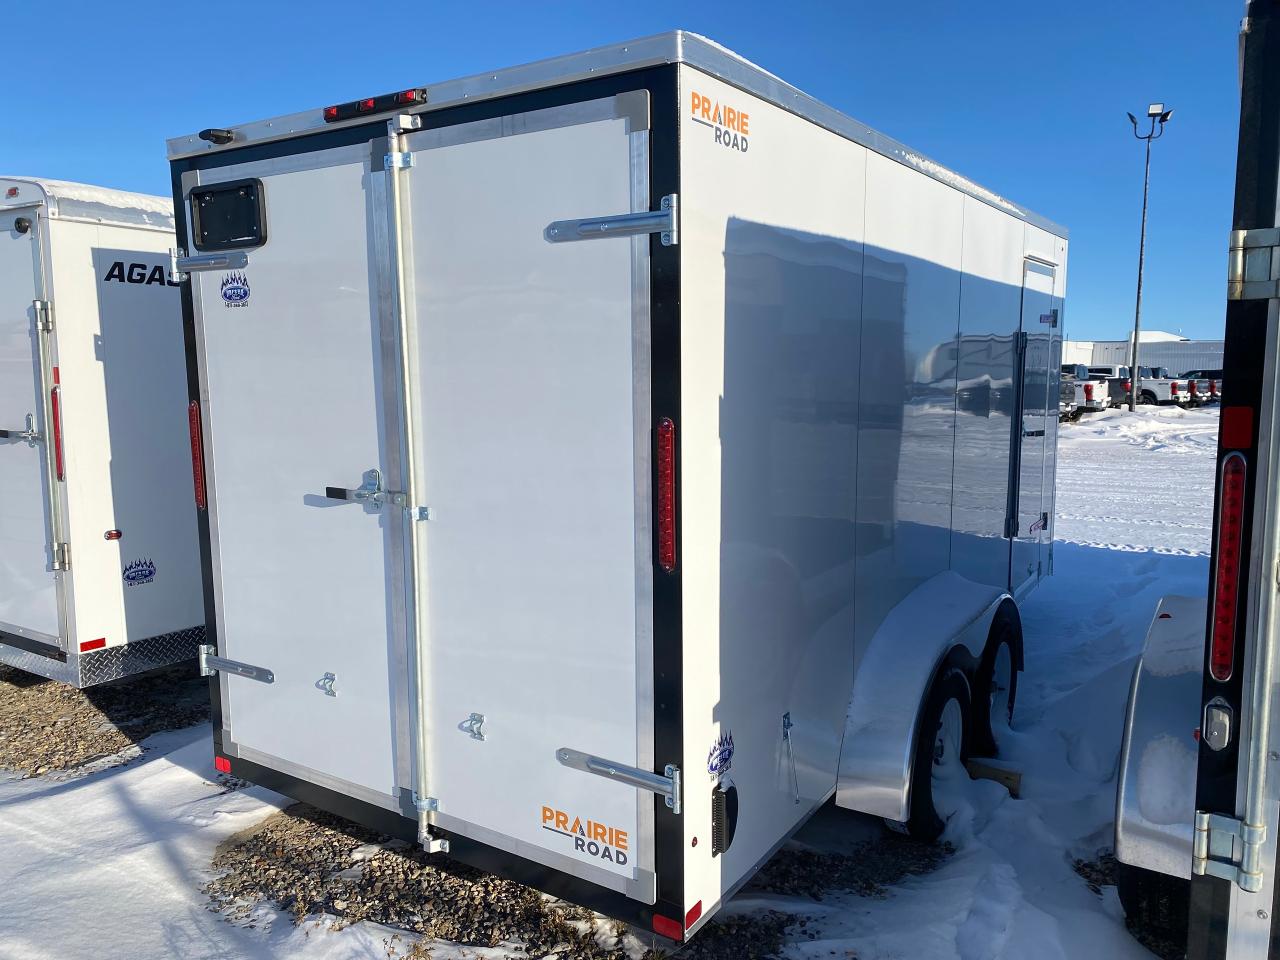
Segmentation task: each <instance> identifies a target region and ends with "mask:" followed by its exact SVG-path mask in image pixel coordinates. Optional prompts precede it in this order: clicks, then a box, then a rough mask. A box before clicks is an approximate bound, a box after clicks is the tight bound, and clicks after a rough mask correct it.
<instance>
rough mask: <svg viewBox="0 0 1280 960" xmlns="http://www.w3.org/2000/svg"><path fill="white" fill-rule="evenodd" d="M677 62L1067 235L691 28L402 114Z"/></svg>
mask: <svg viewBox="0 0 1280 960" xmlns="http://www.w3.org/2000/svg"><path fill="white" fill-rule="evenodd" d="M671 63H686V64H688V65H690V66H692V67H696V68H697V69H699V70H702V71H703V72H704V73H708V74H710V75H712V76H714V77H717V78H718V79H720V80H723V81H725V82H726V83H728V84H731V85H732V86H736V87H738V88H739V89H741V90H744V91H746V92H747V93H750V94H753V95H755V96H757V97H760V98H761V99H762V100H765V101H768V102H769V103H772V104H774V105H775V106H779V107H781V108H783V109H784V110H789V111H791V112H792V113H795V114H797V115H799V116H802V117H805V118H806V119H808V120H811V121H812V122H814V123H816V124H818V125H819V126H821V127H824V128H826V129H827V130H830V131H831V132H833V133H836V134H839V135H840V136H843V137H846V138H848V139H850V140H853V141H854V142H855V143H860V144H862V145H863V146H865V147H867V148H868V149H870V150H874V151H875V152H876V153H879V154H881V155H883V156H885V157H888V158H890V159H892V160H896V161H898V162H899V163H901V164H903V165H904V166H908V167H911V168H913V169H915V170H919V171H920V172H921V173H923V174H925V175H926V176H928V177H931V178H933V179H934V180H937V181H939V182H941V183H945V184H947V185H948V186H950V187H954V188H955V189H957V190H959V191H961V192H963V193H966V194H968V195H969V196H971V197H974V198H975V199H977V200H981V201H982V202H983V203H986V204H989V205H990V206H993V207H995V208H996V209H997V210H1001V211H1003V212H1005V213H1007V214H1009V215H1010V216H1013V217H1017V218H1018V219H1019V220H1024V221H1026V222H1027V223H1030V224H1033V225H1034V226H1037V227H1040V228H1041V229H1043V230H1046V231H1048V232H1049V233H1052V234H1054V235H1056V236H1059V237H1063V238H1066V237H1067V230H1066V228H1065V227H1062V226H1060V225H1059V224H1056V223H1054V222H1053V221H1051V220H1049V219H1047V218H1045V217H1042V216H1040V215H1039V214H1036V213H1033V212H1032V211H1030V210H1028V209H1026V208H1025V207H1022V206H1020V205H1018V204H1016V203H1014V202H1013V201H1011V200H1007V199H1006V198H1004V197H1002V196H1000V195H999V194H996V193H994V192H992V191H990V190H988V189H986V188H985V187H982V186H980V185H979V184H977V183H974V182H973V181H972V180H970V179H969V178H968V177H965V176H963V175H961V174H959V173H956V172H955V171H954V170H950V169H948V168H947V167H944V166H943V165H942V164H939V163H936V162H935V161H933V160H930V159H929V158H928V157H925V156H922V155H921V154H919V153H917V152H916V151H914V150H911V149H910V148H908V147H906V146H905V145H903V144H901V143H899V142H898V141H897V140H894V139H893V138H892V137H887V136H885V135H884V134H882V133H880V132H879V131H877V130H873V129H871V128H870V127H868V126H867V125H866V124H864V123H861V122H860V121H858V120H854V119H853V118H852V117H849V116H846V115H845V114H843V113H841V112H840V111H839V110H836V109H835V108H834V107H830V106H828V105H827V104H825V103H823V102H821V101H820V100H817V99H815V98H814V97H811V96H809V95H808V94H807V93H804V92H803V91H801V90H799V89H797V88H796V87H793V86H792V85H791V84H789V83H787V82H786V81H784V80H782V79H780V78H779V77H777V76H775V75H774V74H772V73H770V72H769V71H767V70H764V69H762V68H761V67H758V66H756V65H755V64H754V63H752V62H751V61H750V60H747V59H746V58H745V57H741V56H739V55H738V54H736V53H734V52H733V51H732V50H729V49H728V48H727V47H723V46H721V45H720V44H718V43H716V42H714V41H712V40H708V39H707V38H706V37H703V36H699V35H698V34H696V33H689V32H688V31H685V30H675V31H671V32H669V33H661V34H656V35H654V36H651V37H643V38H641V39H639V40H630V41H627V42H626V43H618V44H611V45H609V46H604V47H596V48H595V49H593V50H586V51H583V52H581V53H572V54H567V55H565V56H560V57H552V58H550V59H547V60H538V61H535V62H533V63H527V64H523V65H522V66H518V67H509V68H507V69H505V70H497V71H489V72H486V73H480V74H475V75H473V76H470V77H464V78H462V79H459V80H447V81H444V82H442V83H435V84H428V85H426V86H424V87H422V88H421V89H423V90H425V91H426V93H427V97H426V103H425V104H424V105H422V106H421V107H416V106H415V107H414V108H412V109H405V110H403V111H401V112H403V113H424V112H428V111H432V110H441V109H444V108H447V107H452V106H457V105H458V104H460V103H464V102H466V103H471V102H475V101H477V100H489V99H493V98H494V97H502V96H509V95H511V94H515V93H521V92H524V91H528V90H537V89H541V88H544V87H551V86H557V85H560V84H565V83H572V82H574V81H577V80H585V79H588V78H595V77H601V76H609V75H612V74H618V73H626V72H628V71H632V70H639V69H642V68H644V67H653V66H661V65H663V64H671ZM371 119H374V117H373V116H370V115H363V116H357V117H353V118H351V119H349V120H340V121H337V122H332V123H326V122H325V120H324V117H323V115H322V111H321V108H320V107H317V108H316V109H314V110H307V111H304V112H302V113H291V114H286V115H285V116H281V117H274V118H272V119H269V120H259V121H255V122H252V123H244V124H241V125H239V126H233V127H228V128H225V129H227V130H229V131H230V133H231V135H232V139H231V140H230V141H228V142H226V143H213V142H209V141H205V140H202V139H201V138H200V135H199V134H189V135H187V136H183V137H174V138H173V139H171V140H169V141H168V148H169V159H170V160H177V159H181V158H184V157H192V156H198V155H200V154H204V153H215V152H219V151H223V150H234V149H236V148H238V147H242V146H245V145H247V144H251V143H266V142H270V141H273V140H285V139H289V138H292V137H301V136H306V135H308V134H312V133H318V132H319V131H321V130H324V129H333V128H335V127H345V126H354V125H359V124H365V123H369V122H370V120H371Z"/></svg>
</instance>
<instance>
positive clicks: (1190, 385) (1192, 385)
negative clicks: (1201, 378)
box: [1187, 380, 1200, 397]
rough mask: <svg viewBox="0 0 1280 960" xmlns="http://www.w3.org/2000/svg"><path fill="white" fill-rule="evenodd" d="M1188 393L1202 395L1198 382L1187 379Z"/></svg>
mask: <svg viewBox="0 0 1280 960" xmlns="http://www.w3.org/2000/svg"><path fill="white" fill-rule="evenodd" d="M1187 395H1188V396H1191V397H1196V396H1199V395H1200V390H1199V388H1198V387H1197V385H1196V382H1195V381H1194V380H1188V381H1187Z"/></svg>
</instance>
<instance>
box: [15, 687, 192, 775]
mask: <svg viewBox="0 0 1280 960" xmlns="http://www.w3.org/2000/svg"><path fill="white" fill-rule="evenodd" d="M208 719H209V687H208V680H206V679H205V678H203V677H201V676H200V675H199V671H198V670H197V669H196V667H195V666H194V664H184V665H181V666H178V667H172V668H169V669H166V670H163V671H157V672H154V673H148V674H144V675H142V676H137V677H128V678H126V679H123V680H117V681H114V682H112V683H106V684H101V685H99V686H96V687H90V688H88V689H87V690H77V689H75V688H74V687H69V686H67V685H66V684H63V683H57V682H55V681H53V680H45V679H43V678H41V677H35V676H32V675H31V674H29V673H23V672H22V671H19V670H13V669H11V668H9V667H5V666H0V770H11V771H14V772H16V773H19V774H21V775H22V776H26V777H31V776H40V775H42V774H47V773H54V772H58V771H65V770H73V769H75V768H78V767H83V766H85V765H87V764H92V763H94V762H95V761H100V760H104V759H107V758H113V757H119V758H120V762H121V763H125V762H128V760H129V759H131V758H132V756H134V755H136V754H132V755H130V753H129V751H130V748H136V746H137V744H139V743H141V742H142V741H143V740H145V739H146V738H147V737H149V736H151V735H152V734H155V733H160V732H161V731H164V730H179V729H181V728H183V727H189V726H192V725H193V724H197V723H203V722H205V721H207V720H208ZM106 765H108V766H110V765H111V764H110V763H109V762H108V763H107V764H106Z"/></svg>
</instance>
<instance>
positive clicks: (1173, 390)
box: [1169, 380, 1178, 397]
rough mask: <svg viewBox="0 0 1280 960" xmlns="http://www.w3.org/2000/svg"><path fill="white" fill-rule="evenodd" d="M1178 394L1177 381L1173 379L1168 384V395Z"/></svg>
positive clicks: (1174, 395)
mask: <svg viewBox="0 0 1280 960" xmlns="http://www.w3.org/2000/svg"><path fill="white" fill-rule="evenodd" d="M1177 395H1178V381H1177V380H1174V381H1173V382H1171V383H1170V384H1169V396H1171V397H1176V396H1177Z"/></svg>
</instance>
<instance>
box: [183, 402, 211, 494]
mask: <svg viewBox="0 0 1280 960" xmlns="http://www.w3.org/2000/svg"><path fill="white" fill-rule="evenodd" d="M187 427H188V429H189V430H190V432H191V479H192V481H193V482H194V484H195V492H196V506H197V507H198V508H199V509H201V510H204V509H205V508H206V507H207V506H208V500H207V499H206V497H205V489H204V437H203V435H202V434H201V433H200V404H199V403H197V402H196V401H195V400H192V401H191V403H190V405H188V407H187Z"/></svg>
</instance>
